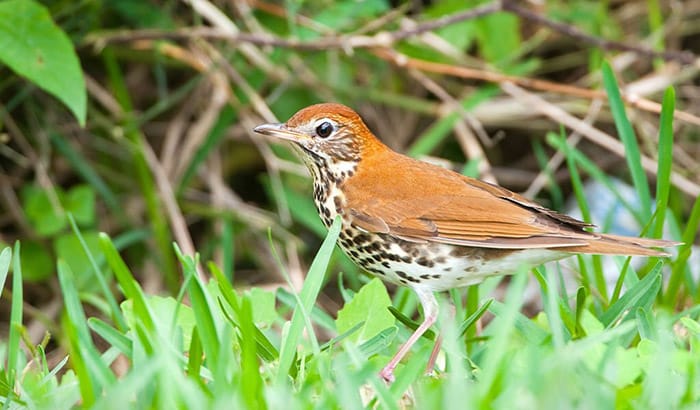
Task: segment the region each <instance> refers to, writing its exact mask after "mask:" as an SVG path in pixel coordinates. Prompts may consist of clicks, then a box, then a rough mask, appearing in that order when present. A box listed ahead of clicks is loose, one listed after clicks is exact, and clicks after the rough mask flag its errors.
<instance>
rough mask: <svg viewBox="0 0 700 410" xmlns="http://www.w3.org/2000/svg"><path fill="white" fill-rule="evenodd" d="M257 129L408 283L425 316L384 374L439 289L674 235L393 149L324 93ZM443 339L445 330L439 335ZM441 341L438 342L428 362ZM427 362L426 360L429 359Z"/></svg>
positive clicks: (389, 274) (433, 311) (355, 249)
mask: <svg viewBox="0 0 700 410" xmlns="http://www.w3.org/2000/svg"><path fill="white" fill-rule="evenodd" d="M253 131H254V132H256V133H258V134H262V135H265V136H268V137H273V138H274V139H278V140H279V139H281V140H285V141H289V142H291V145H292V147H294V149H295V150H296V151H297V152H298V154H299V156H300V157H301V159H302V161H303V162H304V163H305V165H306V166H307V168H308V170H309V171H310V174H311V176H312V177H313V199H314V203H315V205H316V209H317V210H318V213H319V216H320V218H321V220H322V221H323V224H324V225H325V226H326V228H329V227H330V226H331V224H332V223H333V220H334V219H335V218H336V217H338V216H340V219H341V221H342V226H341V231H340V233H339V237H338V241H337V244H338V245H339V247H340V248H341V249H342V250H343V251H344V252H345V253H346V254H347V255H348V257H349V258H350V259H351V260H352V261H353V262H354V263H355V264H357V265H358V266H360V267H361V268H362V269H364V270H365V271H367V272H368V273H370V274H372V275H375V276H377V277H379V278H381V279H382V280H384V281H386V282H389V283H393V284H396V285H400V286H407V287H409V288H411V289H412V290H413V291H414V292H415V294H416V295H417V297H418V299H419V301H420V304H421V306H422V310H423V321H422V323H421V324H420V326H418V328H417V329H416V330H415V331H414V332H413V333H412V334H411V335H410V337H409V338H408V339H407V340H406V342H405V343H404V344H403V345H402V346H401V347H400V349H399V350H398V352H397V353H396V354H395V355H394V356H393V357H392V359H391V360H390V361H389V362H388V363H387V364H386V366H385V367H384V368H383V369H382V370H381V371H380V373H379V375H380V376H381V377H382V378H383V379H384V380H385V381H387V382H389V383H391V382H392V381H393V380H394V369H395V368H396V366H397V365H398V364H399V363H400V361H401V360H402V359H403V357H404V356H405V355H406V354H407V353H408V352H409V351H410V349H411V347H412V346H413V344H414V343H415V342H416V341H417V340H418V339H419V338H420V337H421V336H422V335H423V333H425V332H426V330H428V329H429V328H430V327H431V326H432V325H433V324H434V323H435V321H436V319H437V317H438V302H437V299H436V297H435V292H441V291H446V290H449V289H453V288H459V287H463V286H468V285H473V284H478V283H480V282H482V281H483V280H484V279H486V278H488V277H490V276H495V275H506V274H512V273H515V272H516V271H518V269H519V268H520V267H522V266H528V267H532V266H537V265H540V264H543V263H545V262H549V261H554V260H558V259H562V258H566V257H568V256H571V255H575V254H602V255H626V256H632V255H639V256H656V257H665V256H670V255H669V254H668V253H667V252H664V251H660V250H657V249H653V248H665V247H670V246H674V245H678V243H676V242H671V241H666V240H659V239H646V238H634V237H625V236H616V235H610V234H602V233H595V232H593V231H592V228H593V227H594V226H593V225H592V224H589V223H586V222H583V221H580V220H577V219H575V218H573V217H570V216H567V215H565V214H562V213H559V212H557V211H554V210H551V209H548V208H546V207H544V206H541V205H539V204H537V203H535V202H533V201H531V200H529V199H527V198H525V197H523V196H521V195H519V194H516V193H514V192H511V191H509V190H508V189H506V188H503V187H500V186H497V185H494V184H490V183H487V182H484V181H481V180H478V179H475V178H470V177H467V176H464V175H462V174H459V173H456V172H454V171H451V170H449V169H446V168H443V167H439V166H437V165H433V164H430V163H427V162H423V161H420V160H417V159H414V158H410V157H408V156H405V155H402V154H400V153H398V152H395V151H393V150H392V149H390V148H389V147H388V146H387V145H385V144H384V143H382V142H381V141H380V140H379V138H377V137H376V136H375V135H374V134H373V133H372V132H371V131H370V129H369V127H368V126H367V125H366V124H365V122H364V121H363V120H362V118H361V117H360V116H359V115H358V114H357V113H356V112H355V111H354V110H353V109H351V108H349V107H347V106H345V105H342V104H338V103H322V104H316V105H311V106H308V107H306V108H303V109H301V110H299V111H298V112H297V113H295V114H294V115H293V116H292V117H291V118H289V120H288V121H287V122H286V123H269V124H262V125H259V126H257V127H255V128H254V130H253ZM438 340H439V338H438ZM438 349H439V343H436V345H435V348H434V351H433V354H432V355H431V362H432V361H434V359H433V358H434V356H435V354H436V353H437V351H438ZM431 362H429V365H428V366H429V369H430V368H431V367H432V363H431Z"/></svg>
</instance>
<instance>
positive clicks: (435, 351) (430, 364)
mask: <svg viewBox="0 0 700 410" xmlns="http://www.w3.org/2000/svg"><path fill="white" fill-rule="evenodd" d="M440 346H442V334H438V335H437V339H435V346H433V351H432V352H431V353H430V359H428V365H427V366H426V367H425V373H426V374H430V373H432V372H433V368H435V361H436V360H437V356H438V353H440Z"/></svg>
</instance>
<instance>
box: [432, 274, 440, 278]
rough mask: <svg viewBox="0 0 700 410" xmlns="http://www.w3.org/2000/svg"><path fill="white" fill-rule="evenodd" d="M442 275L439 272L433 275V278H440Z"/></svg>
mask: <svg viewBox="0 0 700 410" xmlns="http://www.w3.org/2000/svg"><path fill="white" fill-rule="evenodd" d="M440 277H441V275H439V274H435V275H432V276H431V278H433V279H440Z"/></svg>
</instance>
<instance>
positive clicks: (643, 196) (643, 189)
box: [602, 62, 651, 222]
mask: <svg viewBox="0 0 700 410" xmlns="http://www.w3.org/2000/svg"><path fill="white" fill-rule="evenodd" d="M602 71H603V86H604V87H605V92H606V93H607V94H608V100H609V102H610V110H611V111H612V114H613V118H614V119H615V127H616V128H617V132H618V133H619V134H620V139H621V140H622V143H623V144H624V145H625V158H626V159H627V166H628V167H629V169H630V173H631V174H632V182H633V183H634V187H635V189H636V190H637V195H638V196H639V201H640V203H641V210H640V212H641V213H642V216H643V218H644V221H645V222H647V221H649V219H650V218H651V193H650V192H649V183H648V181H647V176H646V174H645V173H644V169H643V168H642V160H641V155H640V153H639V145H638V144H637V137H636V135H635V133H634V129H633V128H632V124H630V121H629V119H628V118H627V114H626V113H625V105H624V103H623V102H622V97H621V95H620V89H619V88H618V85H617V80H616V79H615V75H614V74H613V71H612V68H610V65H609V64H608V63H607V62H604V63H603V66H602Z"/></svg>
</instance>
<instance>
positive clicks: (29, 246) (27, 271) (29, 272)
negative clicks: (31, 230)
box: [20, 240, 54, 282]
mask: <svg viewBox="0 0 700 410" xmlns="http://www.w3.org/2000/svg"><path fill="white" fill-rule="evenodd" d="M20 259H21V262H22V268H23V270H24V279H25V280H27V281H30V282H41V281H43V280H45V279H47V278H49V277H51V275H52V274H53V272H54V261H53V257H52V256H51V253H50V252H49V251H48V250H47V249H46V248H45V247H44V245H43V244H42V243H41V242H39V241H32V240H25V241H23V242H22V255H21V257H20Z"/></svg>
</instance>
